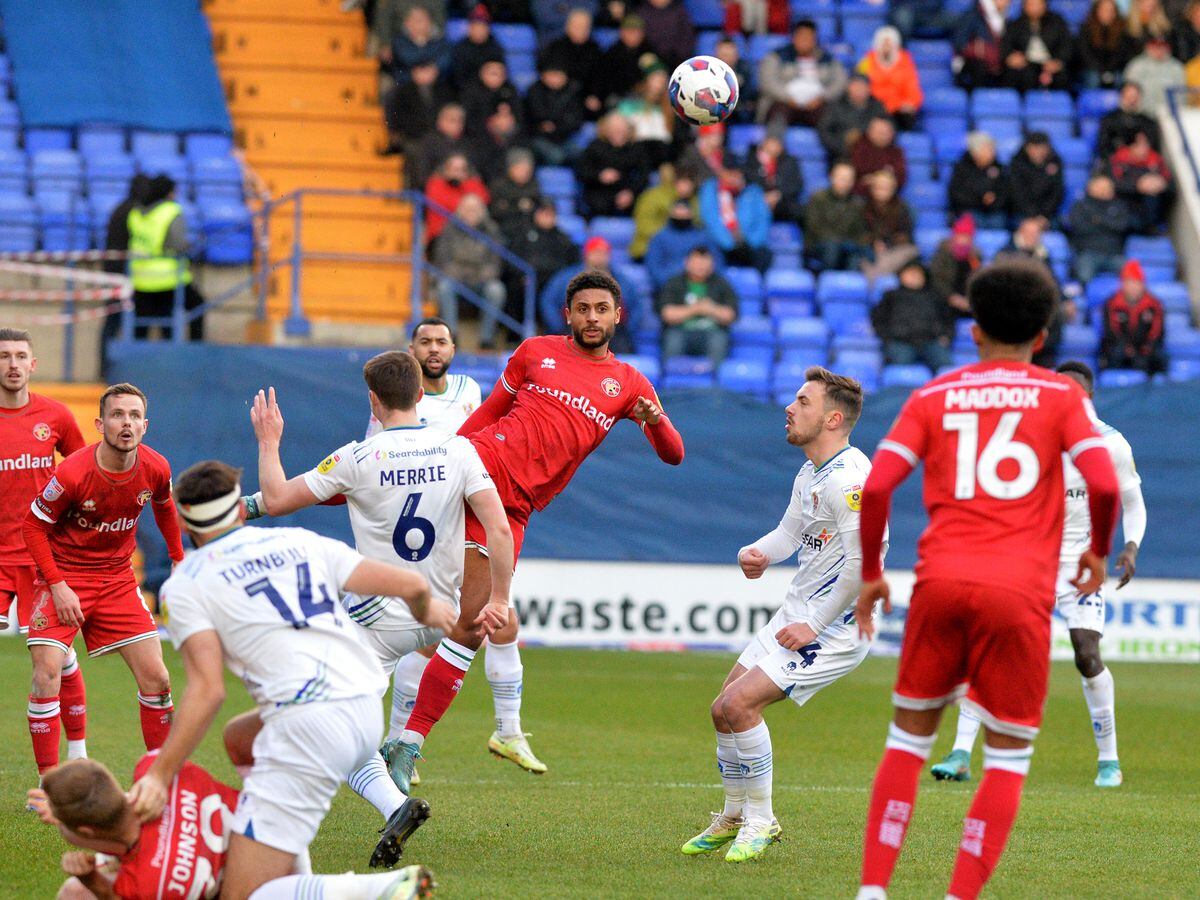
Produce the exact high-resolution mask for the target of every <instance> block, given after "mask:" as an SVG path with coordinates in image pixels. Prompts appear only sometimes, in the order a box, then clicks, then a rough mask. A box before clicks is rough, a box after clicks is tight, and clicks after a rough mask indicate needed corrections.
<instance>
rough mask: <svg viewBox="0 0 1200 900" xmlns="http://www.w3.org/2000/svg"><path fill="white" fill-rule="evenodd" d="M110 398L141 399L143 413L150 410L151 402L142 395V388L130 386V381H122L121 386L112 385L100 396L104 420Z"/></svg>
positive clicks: (101, 412)
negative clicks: (105, 409) (105, 408)
mask: <svg viewBox="0 0 1200 900" xmlns="http://www.w3.org/2000/svg"><path fill="white" fill-rule="evenodd" d="M109 397H141V398H142V412H143V413H145V412H148V411H149V410H150V401H149V400H148V399H146V395H145V394H143V393H142V390H141V388H139V387H137V386H136V385H133V384H130V383H129V382H128V381H122V382H121V383H120V384H110V385H109V386H108V387H106V388H105V389H104V393H103V394H101V395H100V418H102V419H103V418H104V405H105V404H106V403H108V398H109Z"/></svg>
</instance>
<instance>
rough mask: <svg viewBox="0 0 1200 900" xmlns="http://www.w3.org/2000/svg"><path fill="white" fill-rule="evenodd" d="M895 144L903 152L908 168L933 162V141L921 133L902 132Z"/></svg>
mask: <svg viewBox="0 0 1200 900" xmlns="http://www.w3.org/2000/svg"><path fill="white" fill-rule="evenodd" d="M896 143H897V144H898V145H899V146H900V149H901V150H903V151H904V158H905V159H906V160H907V161H908V165H909V167H910V168H911V167H913V166H916V165H928V164H929V163H932V162H933V139H932V138H930V136H929V135H927V134H925V133H924V132H921V131H902V132H901V133H900V135H899V136H898V137H897V138H896Z"/></svg>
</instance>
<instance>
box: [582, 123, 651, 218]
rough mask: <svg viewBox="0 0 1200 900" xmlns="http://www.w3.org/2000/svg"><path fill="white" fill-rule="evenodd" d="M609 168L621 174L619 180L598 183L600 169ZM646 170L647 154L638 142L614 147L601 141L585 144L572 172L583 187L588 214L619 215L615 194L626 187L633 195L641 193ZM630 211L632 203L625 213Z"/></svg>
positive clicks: (644, 182) (630, 212)
mask: <svg viewBox="0 0 1200 900" xmlns="http://www.w3.org/2000/svg"><path fill="white" fill-rule="evenodd" d="M610 168H611V169H616V170H617V171H618V172H620V173H621V177H620V179H619V180H617V181H615V182H613V183H612V184H601V183H600V172H601V171H603V170H604V169H610ZM646 170H647V162H646V155H645V152H644V151H643V150H642V148H641V146H640V145H639V144H636V143H631V144H626V145H625V146H623V147H614V146H613V145H612V144H610V143H608V142H607V141H601V140H594V141H592V142H591V143H590V144H588V145H587V147H586V148H585V149H584V151H583V155H582V156H580V157H579V161H578V162H577V163H576V164H575V174H576V175H577V176H578V178H579V181H580V184H581V186H582V188H583V201H584V203H585V204H586V205H587V208H588V213H589V215H593V216H612V215H621V213H619V212H618V210H617V208H616V205H615V204H616V197H617V194H619V193H620V192H621V191H623V190H625V189H626V188H628V189H629V190H631V191H633V192H634V193H635V194H638V193H641V190H642V188H644V187H645V186H646ZM632 212H633V207H632V206H631V207H630V208H629V210H628V211H626V212H625V213H624V215H631V214H632Z"/></svg>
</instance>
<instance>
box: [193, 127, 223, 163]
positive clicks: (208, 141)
mask: <svg viewBox="0 0 1200 900" xmlns="http://www.w3.org/2000/svg"><path fill="white" fill-rule="evenodd" d="M232 151H233V140H232V139H231V138H230V137H229V135H227V134H215V133H212V132H207V131H198V132H194V133H193V134H185V135H184V136H183V155H184V156H186V157H187V158H188V159H190V160H192V161H193V162H198V161H199V160H202V159H208V158H210V157H218V158H225V157H228V156H229V154H230V153H231V152H232Z"/></svg>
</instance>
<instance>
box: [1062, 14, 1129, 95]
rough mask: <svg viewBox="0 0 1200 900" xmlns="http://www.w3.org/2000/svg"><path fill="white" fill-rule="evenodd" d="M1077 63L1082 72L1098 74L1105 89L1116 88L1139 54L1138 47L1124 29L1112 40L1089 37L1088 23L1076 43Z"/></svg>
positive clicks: (1081, 30)
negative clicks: (1132, 60) (1131, 61)
mask: <svg viewBox="0 0 1200 900" xmlns="http://www.w3.org/2000/svg"><path fill="white" fill-rule="evenodd" d="M1075 54H1076V62H1077V63H1078V67H1079V69H1080V70H1081V71H1084V72H1097V73H1099V75H1100V83H1101V85H1102V86H1103V87H1106V88H1111V87H1116V86H1117V85H1118V84H1120V82H1121V73H1123V72H1124V71H1125V66H1127V65H1128V64H1129V61H1130V60H1131V59H1133V58H1134V57H1135V56H1137V54H1138V45H1137V41H1135V40H1134V39H1133V38H1132V37H1130V36H1129V34H1128V32H1126V31H1125V29H1124V28H1121V29H1120V30H1119V31H1118V32H1117V33H1116V34H1115V35H1114V37H1113V38H1112V39H1104V38H1101V37H1099V36H1097V37H1096V38H1094V39H1093V38H1090V37H1089V36H1088V29H1087V23H1086V22H1085V23H1084V26H1083V28H1081V29H1080V31H1079V37H1078V38H1077V39H1076V42H1075Z"/></svg>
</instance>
